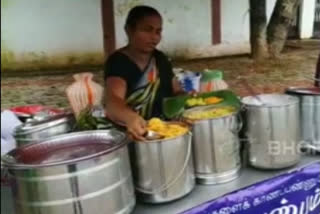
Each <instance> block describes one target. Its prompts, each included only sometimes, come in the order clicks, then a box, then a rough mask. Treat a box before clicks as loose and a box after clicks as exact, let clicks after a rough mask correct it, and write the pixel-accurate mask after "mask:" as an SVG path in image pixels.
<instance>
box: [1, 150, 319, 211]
mask: <svg viewBox="0 0 320 214" xmlns="http://www.w3.org/2000/svg"><path fill="white" fill-rule="evenodd" d="M319 160H320V157H319V156H318V155H313V156H311V155H304V156H303V157H302V160H301V162H300V163H299V164H298V165H297V166H295V167H293V168H290V169H284V170H276V171H262V170H258V169H253V168H251V167H244V168H243V170H242V173H241V176H240V177H239V178H238V179H236V180H234V181H232V182H229V183H226V184H220V185H210V186H204V185H197V186H196V187H195V189H194V190H193V191H192V192H191V193H190V194H189V195H187V196H185V197H184V198H182V199H180V200H176V201H174V202H171V203H166V204H159V205H151V204H144V203H140V202H138V203H137V205H136V207H135V209H134V211H133V213H132V214H176V213H179V212H183V211H185V210H187V209H190V208H192V207H195V206H197V205H200V204H202V203H204V202H206V201H209V200H212V199H215V198H219V197H221V196H223V195H225V194H227V193H230V192H233V191H235V190H237V189H241V188H244V187H246V186H249V185H252V184H255V183H257V182H260V181H263V180H266V179H268V178H271V177H274V176H277V175H279V174H282V173H284V172H287V171H289V170H292V169H294V168H296V167H302V166H304V165H307V164H309V163H312V162H315V161H319ZM11 200H12V199H11V190H10V188H8V187H5V188H3V187H1V213H2V214H14V211H13V205H12V201H11Z"/></svg>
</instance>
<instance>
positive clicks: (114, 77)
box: [105, 6, 179, 140]
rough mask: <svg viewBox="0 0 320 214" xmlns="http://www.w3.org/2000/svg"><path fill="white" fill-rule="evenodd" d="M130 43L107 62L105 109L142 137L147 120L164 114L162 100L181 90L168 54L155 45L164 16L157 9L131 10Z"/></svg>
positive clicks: (128, 24)
mask: <svg viewBox="0 0 320 214" xmlns="http://www.w3.org/2000/svg"><path fill="white" fill-rule="evenodd" d="M125 31H126V34H127V36H128V44H127V45H126V46H125V47H123V48H121V49H119V50H117V51H115V52H114V53H113V54H112V55H111V56H110V57H109V58H108V60H107V63H106V66H105V80H106V111H107V115H108V117H109V118H110V119H112V120H113V121H117V122H119V123H121V124H124V125H125V126H126V127H127V130H128V132H129V134H131V135H132V137H134V138H135V139H138V140H143V139H144V138H143V135H144V134H145V132H146V121H145V119H150V118H151V117H159V116H161V115H162V100H163V98H164V97H170V96H172V95H173V94H174V93H177V92H178V91H179V86H178V83H177V81H176V80H174V79H173V72H172V66H171V64H170V62H169V61H168V59H167V57H166V56H165V55H164V54H163V53H162V52H160V51H158V50H157V49H156V46H157V45H158V44H159V42H160V40H161V32H162V18H161V15H160V14H159V12H158V11H157V10H155V9H154V8H151V7H148V6H137V7H134V8H133V9H131V11H130V12H129V14H128V17H127V20H126V24H125Z"/></svg>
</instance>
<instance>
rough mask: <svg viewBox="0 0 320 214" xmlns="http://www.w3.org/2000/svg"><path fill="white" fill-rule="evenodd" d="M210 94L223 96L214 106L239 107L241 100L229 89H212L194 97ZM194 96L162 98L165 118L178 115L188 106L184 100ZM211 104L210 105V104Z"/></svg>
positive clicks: (205, 96)
mask: <svg viewBox="0 0 320 214" xmlns="http://www.w3.org/2000/svg"><path fill="white" fill-rule="evenodd" d="M211 96H216V97H220V98H223V101H222V102H220V103H217V104H214V106H216V107H222V106H233V107H235V108H237V109H238V108H240V105H241V102H240V99H239V98H238V96H237V95H236V94H235V93H234V92H232V91H231V90H221V91H214V92H207V93H201V94H198V95H197V96H196V97H198V98H208V97H211ZM192 97H194V96H193V95H182V96H176V97H168V98H165V99H164V100H163V103H162V105H163V113H164V116H165V117H166V118H167V119H173V118H177V117H180V116H181V115H182V114H183V112H184V111H185V110H187V109H188V108H190V107H188V106H187V105H186V101H187V100H188V99H189V98H192ZM210 106H212V105H210Z"/></svg>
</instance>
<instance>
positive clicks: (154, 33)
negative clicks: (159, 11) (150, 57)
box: [128, 15, 162, 53]
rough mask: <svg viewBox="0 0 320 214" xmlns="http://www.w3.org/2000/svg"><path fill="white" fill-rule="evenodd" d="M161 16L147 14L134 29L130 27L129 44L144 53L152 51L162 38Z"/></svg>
mask: <svg viewBox="0 0 320 214" xmlns="http://www.w3.org/2000/svg"><path fill="white" fill-rule="evenodd" d="M161 32H162V20H161V17H159V16H157V15H154V16H146V17H144V18H143V19H141V20H139V21H138V22H137V24H136V26H135V27H134V28H133V29H128V37H129V44H130V45H131V46H132V47H133V48H135V49H136V50H138V51H140V52H144V53H150V52H152V51H153V50H154V49H155V48H156V46H157V45H158V44H159V42H160V40H161Z"/></svg>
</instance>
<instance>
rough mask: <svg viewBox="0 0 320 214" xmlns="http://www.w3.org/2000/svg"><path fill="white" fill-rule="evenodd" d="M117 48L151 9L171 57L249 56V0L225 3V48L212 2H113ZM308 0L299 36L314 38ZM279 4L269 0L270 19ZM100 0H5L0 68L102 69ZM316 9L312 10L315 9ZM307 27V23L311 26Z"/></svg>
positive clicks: (222, 32) (234, 0) (3, 1)
mask: <svg viewBox="0 0 320 214" xmlns="http://www.w3.org/2000/svg"><path fill="white" fill-rule="evenodd" d="M113 1H114V13H115V14H114V15H115V33H116V47H117V48H119V47H121V46H123V45H125V44H126V41H127V38H126V35H125V32H124V29H123V26H124V22H125V18H126V15H127V13H128V11H129V10H130V9H131V8H132V7H134V6H135V5H138V4H146V5H150V6H153V7H155V8H157V9H158V10H159V12H160V13H161V14H162V15H163V19H164V32H163V40H162V42H161V43H160V45H159V49H161V50H163V51H164V52H166V53H167V54H168V55H169V56H170V57H172V58H174V57H179V58H200V57H212V56H222V55H231V54H240V53H248V52H249V51H250V44H249V2H248V0H221V44H219V45H212V23H211V21H212V15H211V2H212V1H211V0H192V1H191V0H190V1H185V0H175V1H174V4H173V3H172V1H171V0H161V1H160V0H113ZM314 1H315V0H304V6H305V7H304V9H303V15H302V19H303V21H302V23H303V24H302V27H301V37H303V38H306V37H310V35H312V33H311V34H310V32H312V29H311V24H310V23H311V22H312V24H313V21H311V19H312V18H311V17H312V15H311V14H313V15H314V12H312V5H313V7H314ZM275 2H276V0H268V1H267V14H268V18H270V17H271V13H272V10H273V7H274V5H275ZM100 5H101V0H76V1H70V0H68V1H66V0H54V1H53V0H28V1H26V0H2V1H1V46H2V48H1V60H2V63H1V68H2V69H4V70H25V69H27V70H29V69H50V68H51V69H52V68H67V67H74V66H80V65H102V64H103V60H104V54H103V30H102V19H101V8H100ZM313 10H314V9H313ZM308 23H309V24H308Z"/></svg>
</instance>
